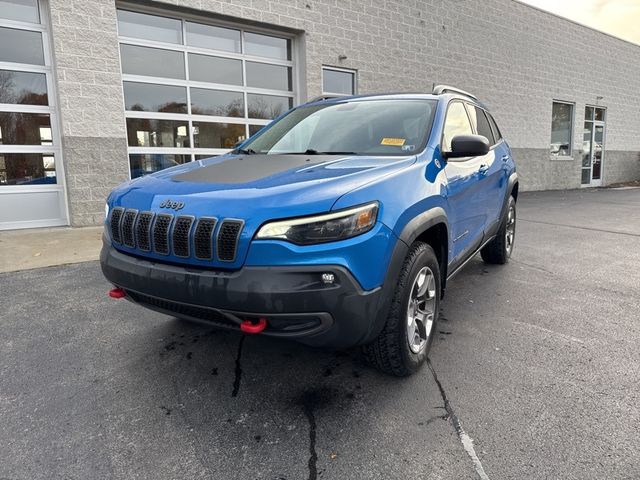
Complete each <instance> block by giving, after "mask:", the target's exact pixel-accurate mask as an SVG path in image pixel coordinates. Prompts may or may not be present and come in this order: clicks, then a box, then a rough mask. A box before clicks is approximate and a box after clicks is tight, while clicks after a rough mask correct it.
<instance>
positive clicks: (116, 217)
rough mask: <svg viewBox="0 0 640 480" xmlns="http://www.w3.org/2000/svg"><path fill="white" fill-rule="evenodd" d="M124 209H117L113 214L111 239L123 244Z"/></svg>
mask: <svg viewBox="0 0 640 480" xmlns="http://www.w3.org/2000/svg"><path fill="white" fill-rule="evenodd" d="M123 212H124V208H121V207H116V208H114V209H113V211H112V212H111V239H112V240H113V241H114V242H116V243H122V235H121V234H120V220H122V213H123Z"/></svg>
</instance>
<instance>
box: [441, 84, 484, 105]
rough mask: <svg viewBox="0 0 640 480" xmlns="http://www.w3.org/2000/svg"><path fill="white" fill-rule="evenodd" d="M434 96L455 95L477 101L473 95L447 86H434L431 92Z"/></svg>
mask: <svg viewBox="0 0 640 480" xmlns="http://www.w3.org/2000/svg"><path fill="white" fill-rule="evenodd" d="M432 93H433V94H434V95H442V94H443V93H457V94H458V95H464V96H465V97H469V98H472V99H474V100H476V101H477V100H478V97H476V96H475V95H473V94H471V93H469V92H465V91H464V90H460V89H459V88H456V87H451V86H449V85H434V86H433V92H432Z"/></svg>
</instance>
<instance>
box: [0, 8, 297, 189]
mask: <svg viewBox="0 0 640 480" xmlns="http://www.w3.org/2000/svg"><path fill="white" fill-rule="evenodd" d="M0 2H2V0H0ZM118 34H119V36H120V37H119V38H120V52H121V62H122V79H123V89H124V103H125V116H126V121H127V139H128V143H129V161H130V166H131V177H132V178H135V177H138V176H140V175H145V174H148V173H152V172H154V171H157V170H161V169H163V168H167V167H169V166H173V165H177V164H180V163H184V162H189V161H192V160H198V159H202V158H207V157H211V156H215V155H220V154H222V153H225V152H228V151H229V150H230V149H231V148H233V146H234V145H235V144H236V143H237V142H239V141H241V140H244V139H246V138H247V137H248V136H251V135H253V134H254V133H256V132H257V131H259V130H260V129H261V128H262V127H263V126H264V125H266V124H268V123H269V122H270V121H271V120H272V119H273V118H275V117H277V116H278V115H280V114H282V113H284V112H286V111H287V110H289V109H290V108H292V107H293V105H294V100H295V98H296V92H295V90H294V78H293V76H294V62H293V60H292V39H291V38H287V37H286V36H284V35H283V36H278V35H266V34H263V33H258V32H250V31H246V30H245V29H243V28H233V27H226V26H220V25H211V24H206V23H200V22H193V21H191V20H186V19H184V18H179V17H177V16H159V15H151V14H147V13H141V12H132V11H128V10H118Z"/></svg>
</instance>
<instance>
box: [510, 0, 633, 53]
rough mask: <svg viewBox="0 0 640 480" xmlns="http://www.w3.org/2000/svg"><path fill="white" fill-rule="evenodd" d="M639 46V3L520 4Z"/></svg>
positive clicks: (564, 0) (565, 0)
mask: <svg viewBox="0 0 640 480" xmlns="http://www.w3.org/2000/svg"><path fill="white" fill-rule="evenodd" d="M520 1H522V2H524V3H528V4H530V5H533V6H535V7H538V8H542V9H543V10H548V11H550V12H553V13H555V14H557V15H561V16H563V17H567V18H570V19H571V20H575V21H576V22H580V23H582V24H584V25H588V26H589V27H592V28H596V29H598V30H602V31H603V32H607V33H610V34H611V35H615V36H616V37H620V38H624V39H625V40H629V41H630V42H635V43H637V44H640V0H520Z"/></svg>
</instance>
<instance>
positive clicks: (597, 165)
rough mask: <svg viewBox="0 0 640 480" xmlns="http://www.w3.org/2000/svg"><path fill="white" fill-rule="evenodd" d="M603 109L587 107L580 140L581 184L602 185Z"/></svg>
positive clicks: (587, 185) (586, 185) (584, 185)
mask: <svg viewBox="0 0 640 480" xmlns="http://www.w3.org/2000/svg"><path fill="white" fill-rule="evenodd" d="M604 119H605V109H604V108H599V107H587V108H586V110H585V122H584V136H583V141H582V180H581V183H582V186H583V187H599V186H601V185H602V168H603V162H604V139H605V122H604Z"/></svg>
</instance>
